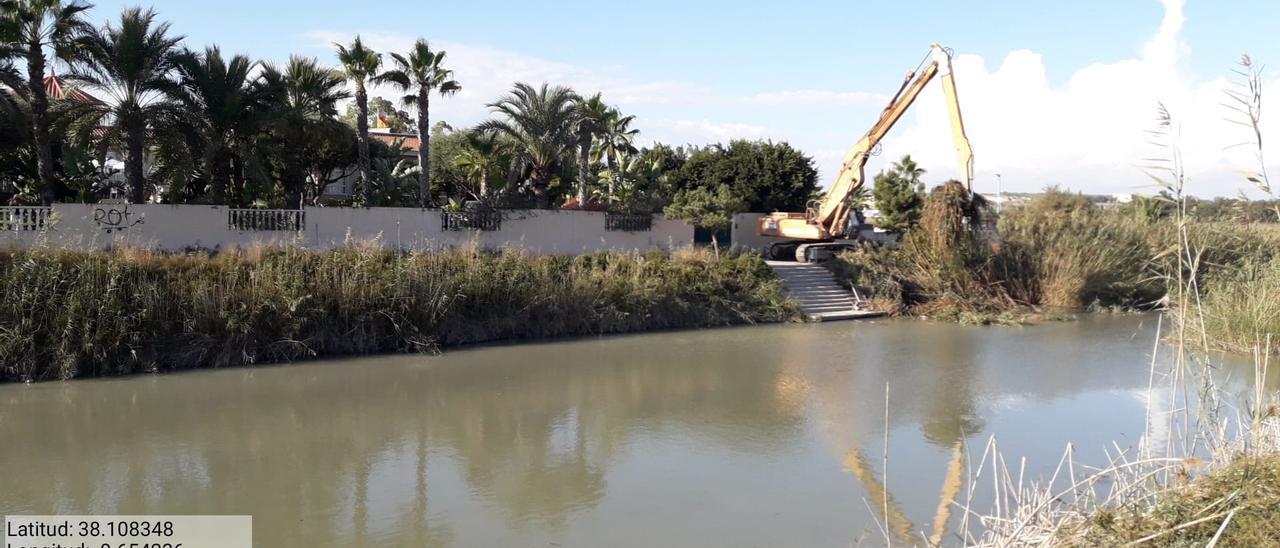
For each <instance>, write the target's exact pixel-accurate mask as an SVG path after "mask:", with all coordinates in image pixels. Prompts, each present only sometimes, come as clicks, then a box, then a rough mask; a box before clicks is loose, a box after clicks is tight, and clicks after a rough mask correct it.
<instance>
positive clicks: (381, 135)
mask: <svg viewBox="0 0 1280 548" xmlns="http://www.w3.org/2000/svg"><path fill="white" fill-rule="evenodd" d="M369 137H370V138H371V139H372V140H374V141H377V142H380V143H382V144H385V145H387V146H389V147H396V146H397V145H398V146H399V147H400V158H401V159H404V160H411V161H413V162H414V163H417V161H418V149H419V148H420V147H421V146H422V141H421V140H420V139H418V135H417V134H415V133H393V132H392V131H391V130H390V129H389V128H385V127H373V128H369ZM331 178H332V179H334V182H332V183H329V184H328V185H326V186H325V187H324V192H323V193H321V194H320V199H321V200H333V201H342V200H349V199H351V196H352V195H353V194H355V190H356V183H358V182H359V181H360V170H359V169H357V168H356V166H350V167H347V168H344V169H342V170H337V171H335V172H334V173H332V174H331Z"/></svg>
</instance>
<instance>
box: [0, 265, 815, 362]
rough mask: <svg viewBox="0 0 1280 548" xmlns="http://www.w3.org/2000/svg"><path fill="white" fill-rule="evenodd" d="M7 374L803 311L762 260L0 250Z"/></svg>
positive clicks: (709, 322)
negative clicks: (795, 305) (172, 253)
mask: <svg viewBox="0 0 1280 548" xmlns="http://www.w3.org/2000/svg"><path fill="white" fill-rule="evenodd" d="M0 291H2V292H3V294H4V295H5V299H4V300H3V302H2V303H0V381H35V380H47V379H68V378H72V377H85V376H100V375H120V374H128V373H138V372H151V371H162V370H172V369H187V368H199V367H222V366H234V365H246V364H253V363H260V362H275V361H285V360H294V359H300V358H308V357H313V356H321V355H331V354H360V353H372V352H421V351H430V350H434V349H436V348H437V347H439V346H441V345H449V344H458V343H471V342H480V341H492V340H501V339H520V338H532V337H555V336H566V335H585V334H598V333H621V332H628V331H640V330H650V329H664V328H687V327H706V326H723V325H731V324H743V323H753V322H770V321H780V320H786V319H790V318H793V317H794V316H795V311H794V309H793V308H792V306H791V305H790V304H789V302H788V301H787V300H786V299H785V297H784V296H783V292H782V285H781V282H780V281H778V280H777V279H776V277H774V275H773V273H772V272H771V271H770V270H769V268H768V266H766V265H765V264H764V262H763V261H762V260H761V259H760V258H758V257H754V256H750V255H725V256H721V257H715V256H712V255H711V254H710V253H705V252H698V251H691V250H684V251H679V252H676V253H675V254H674V255H672V256H667V255H665V254H663V253H658V252H654V253H650V254H644V255H642V254H626V253H597V254H591V255H584V256H579V257H563V256H533V255H529V254H524V253H520V252H514V251H512V252H502V253H496V254H490V253H482V252H475V251H465V250H464V251H447V252H431V253H411V254H401V253H395V252H388V251H382V250H379V249H376V248H375V247H373V246H358V245H357V246H351V247H346V248H341V249H337V250H333V251H323V252H315V251H307V250H302V249H296V248H263V249H256V250H250V251H232V252H224V253H221V254H218V255H214V256H208V255H168V254H159V253H153V252H149V251H140V250H116V251H110V252H69V251H55V250H47V249H34V250H26V251H12V252H3V253H0Z"/></svg>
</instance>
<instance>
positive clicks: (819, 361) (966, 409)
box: [774, 337, 984, 546]
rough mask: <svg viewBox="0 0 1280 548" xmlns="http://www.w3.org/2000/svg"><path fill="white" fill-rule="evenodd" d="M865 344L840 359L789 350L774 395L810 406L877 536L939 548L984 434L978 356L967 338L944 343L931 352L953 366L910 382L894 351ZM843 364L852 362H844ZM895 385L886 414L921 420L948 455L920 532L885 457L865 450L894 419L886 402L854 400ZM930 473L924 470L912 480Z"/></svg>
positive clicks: (928, 437) (795, 347)
mask: <svg viewBox="0 0 1280 548" xmlns="http://www.w3.org/2000/svg"><path fill="white" fill-rule="evenodd" d="M866 342H868V343H869V344H871V345H872V346H871V347H868V348H867V349H866V350H865V351H864V352H855V353H853V354H841V356H840V357H832V356H818V355H816V354H814V353H813V348H812V347H811V346H808V345H803V344H786V345H785V350H784V351H783V352H782V353H781V355H783V356H786V357H787V359H786V361H785V362H784V363H783V364H782V366H781V368H780V369H779V375H778V378H777V380H776V381H775V385H774V386H775V397H777V398H778V399H779V400H784V401H788V402H791V404H790V406H791V407H800V406H804V407H806V408H807V411H806V413H807V414H808V415H809V416H810V417H811V419H812V421H813V423H814V424H815V425H816V426H817V430H816V433H817V434H818V435H819V436H820V437H821V438H822V439H823V440H824V442H825V444H826V445H827V446H828V447H829V448H830V450H831V451H832V452H833V455H832V457H834V458H835V459H836V460H837V461H839V462H840V463H841V464H842V465H843V467H844V469H845V470H846V471H848V472H849V473H850V474H851V475H852V476H853V477H854V478H856V479H857V480H858V483H859V484H861V486H862V488H863V490H864V491H865V493H866V498H865V499H864V500H865V503H866V506H867V507H868V508H869V511H870V512H871V513H872V514H873V517H874V520H875V522H876V525H877V527H879V528H880V530H879V531H875V532H874V533H875V534H883V535H885V536H886V537H887V539H886V541H887V542H889V543H891V544H899V543H902V544H905V545H915V544H919V543H920V542H921V541H922V540H923V541H925V544H924V545H927V546H941V545H943V540H944V538H945V537H946V536H947V534H948V532H949V531H948V529H949V527H950V526H951V525H953V523H952V514H953V513H954V510H955V508H956V505H957V504H958V503H960V502H962V501H960V500H959V499H958V496H959V495H960V491H961V488H962V487H963V486H964V483H965V473H964V465H965V459H966V454H965V450H966V446H965V438H966V436H969V435H972V434H976V433H978V432H981V431H982V430H983V429H984V425H983V424H982V421H981V420H980V419H979V418H978V412H977V410H976V409H975V387H974V385H973V382H974V380H973V379H974V378H975V377H976V374H975V371H973V368H972V366H973V364H974V358H973V357H974V356H975V355H977V354H978V353H979V352H980V350H979V349H977V348H974V347H972V344H971V341H967V340H966V339H964V338H963V337H954V338H947V339H945V340H941V341H939V342H940V344H937V345H931V346H930V348H931V349H932V350H931V352H932V353H937V354H938V355H937V356H930V358H934V361H935V363H939V364H950V365H949V366H947V367H944V368H943V370H942V371H939V372H934V373H931V374H929V375H927V376H922V377H909V376H908V377H906V378H904V377H903V375H902V374H901V373H902V369H903V368H910V367H911V366H912V365H913V364H911V363H906V362H896V361H895V360H894V359H893V358H894V355H893V354H892V353H884V352H881V351H879V350H878V349H876V348H875V347H874V344H875V343H874V341H866ZM944 354H946V355H945V356H944ZM860 357H864V358H873V359H878V360H882V361H881V363H880V364H879V366H878V367H859V366H858V363H857V362H858V361H860V359H859V358H860ZM884 360H888V361H887V362H886V361H884ZM842 361H844V362H848V363H840V362H842ZM899 366H900V367H899ZM868 376H870V378H868ZM889 379H898V380H896V381H894V387H895V388H894V389H893V390H892V391H891V396H892V398H891V400H890V402H889V409H888V410H887V411H888V412H889V413H890V414H891V415H892V418H893V419H894V422H897V421H900V420H902V419H903V418H904V416H910V417H913V419H912V420H918V421H919V426H920V429H921V434H923V436H924V440H925V441H926V442H927V443H928V444H929V445H932V446H934V447H939V448H948V449H949V450H950V457H949V458H948V459H947V465H946V471H945V475H944V476H943V478H942V483H941V485H940V488H939V493H938V506H937V509H936V510H935V511H934V514H933V519H932V520H931V523H930V524H929V525H930V527H929V528H928V529H926V528H925V527H922V526H917V524H916V523H915V522H913V521H912V520H911V519H910V518H909V517H908V516H907V514H906V513H905V512H904V511H903V510H902V506H901V504H900V503H899V502H898V501H897V500H895V498H894V496H893V493H892V491H891V490H890V487H889V486H888V485H887V481H886V480H885V479H884V478H883V477H882V474H884V470H877V467H878V463H877V461H879V460H881V458H882V457H881V455H879V454H877V453H879V451H876V450H875V449H874V448H868V447H866V446H865V444H864V442H865V440H867V439H869V438H871V439H873V438H874V437H873V436H868V433H869V432H868V430H871V431H875V430H880V429H882V428H884V426H887V425H886V424H884V423H882V422H881V421H884V422H885V423H887V422H888V419H889V417H885V416H883V415H882V413H884V412H885V408H884V407H883V403H867V402H865V401H863V400H861V399H859V398H851V397H850V394H849V390H850V387H853V386H858V385H866V384H873V385H883V383H884V382H885V381H887V380H889ZM899 381H900V382H901V383H906V384H907V385H909V386H911V389H910V390H905V391H904V390H900V389H898V388H896V387H897V386H902V384H900V382H899ZM890 427H891V426H890ZM882 433H883V432H882ZM886 455H887V457H888V459H889V460H890V461H892V460H893V459H894V457H893V455H889V454H887V453H886ZM890 466H892V464H891V463H890ZM927 473H928V472H927V471H924V470H920V471H914V472H913V473H912V475H914V476H920V475H922V474H927ZM915 489H916V488H915V487H912V488H911V490H915ZM921 525H924V524H921ZM925 535H927V536H925Z"/></svg>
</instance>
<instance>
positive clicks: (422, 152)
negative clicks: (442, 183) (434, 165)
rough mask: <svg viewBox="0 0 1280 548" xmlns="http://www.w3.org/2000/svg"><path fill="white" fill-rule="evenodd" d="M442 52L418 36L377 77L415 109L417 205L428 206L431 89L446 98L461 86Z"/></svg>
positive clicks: (429, 189)
mask: <svg viewBox="0 0 1280 548" xmlns="http://www.w3.org/2000/svg"><path fill="white" fill-rule="evenodd" d="M444 59H445V52H444V51H432V50H431V44H429V43H428V42H427V41H426V40H422V39H419V40H418V41H417V42H414V43H413V49H412V50H410V51H409V55H408V56H404V55H400V54H399V53H392V54H391V60H392V62H393V64H394V65H395V68H394V69H392V70H389V71H387V72H385V73H383V74H382V75H381V76H379V77H378V78H379V80H380V81H384V82H389V83H391V84H393V85H395V86H396V87H398V88H400V90H401V91H404V92H406V95H405V96H404V98H403V101H404V103H405V104H406V105H409V104H411V105H414V106H415V107H417V109H418V143H419V145H418V165H419V166H422V170H421V171H420V172H419V173H418V200H419V204H418V205H419V206H421V207H429V206H430V205H431V92H432V91H435V92H437V93H439V94H440V96H441V97H448V96H450V95H453V94H454V93H457V92H458V91H459V90H461V89H462V85H461V84H459V83H458V82H456V81H454V79H453V71H452V70H449V69H446V68H444Z"/></svg>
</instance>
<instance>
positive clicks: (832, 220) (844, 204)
mask: <svg viewBox="0 0 1280 548" xmlns="http://www.w3.org/2000/svg"><path fill="white" fill-rule="evenodd" d="M937 77H941V79H942V91H943V95H944V96H945V98H946V101H947V109H948V111H949V113H950V120H951V132H952V137H953V139H954V141H955V147H956V156H957V158H958V159H959V160H960V168H961V175H962V177H963V178H964V180H963V183H964V186H965V188H966V189H968V188H969V185H970V183H971V182H972V180H973V149H972V148H970V146H969V138H968V137H967V136H966V135H965V131H964V119H963V118H962V117H961V115H960V100H959V98H958V96H957V95H956V83H955V78H954V77H953V75H952V74H951V55H950V54H948V53H947V51H946V50H945V49H943V48H942V46H939V45H937V44H934V45H933V46H932V48H931V50H930V57H929V58H926V61H925V62H923V63H922V64H921V66H920V67H918V68H917V70H914V71H911V72H909V73H907V77H906V78H905V79H904V80H903V82H902V86H901V87H900V88H898V92H897V93H896V94H894V96H893V99H891V100H890V101H889V104H888V106H886V107H885V108H884V110H883V111H881V113H880V118H879V119H878V120H877V121H876V123H875V125H873V126H871V129H870V130H869V131H867V133H866V134H865V135H863V136H862V138H861V139H859V140H858V142H857V143H856V144H854V145H853V148H851V149H849V152H848V153H847V154H845V158H844V162H843V163H842V164H841V165H840V172H839V173H838V174H837V175H836V180H835V182H833V183H832V184H831V188H830V189H828V190H827V193H826V195H825V196H824V197H823V199H822V200H821V202H819V203H818V205H817V206H816V207H814V208H811V209H810V210H809V211H806V212H805V213H803V214H799V213H774V214H770V215H767V216H765V217H762V218H761V219H760V224H759V226H758V232H759V234H760V235H762V236H773V237H779V238H791V239H796V240H809V241H813V242H823V241H829V240H832V239H834V238H836V237H838V236H842V235H843V233H844V227H845V226H847V224H848V221H849V215H851V214H852V211H851V208H850V205H849V203H848V202H849V197H850V196H851V195H853V193H854V192H857V190H858V189H859V188H860V187H862V185H863V182H864V180H865V178H866V173H865V168H866V165H867V159H868V157H869V156H870V154H871V151H872V150H873V149H875V147H876V145H878V144H879V143H880V141H881V140H883V139H884V137H885V135H887V134H888V133H889V130H891V129H893V126H894V125H895V124H897V123H898V120H901V119H902V116H903V115H905V114H906V113H907V110H908V109H909V108H911V105H912V104H914V103H915V101H916V98H917V97H919V96H920V93H921V92H923V91H924V89H925V86H927V85H928V84H929V82H930V81H932V80H933V79H934V78H937Z"/></svg>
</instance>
